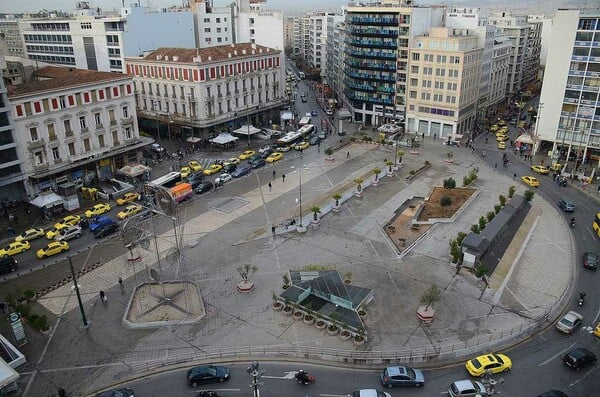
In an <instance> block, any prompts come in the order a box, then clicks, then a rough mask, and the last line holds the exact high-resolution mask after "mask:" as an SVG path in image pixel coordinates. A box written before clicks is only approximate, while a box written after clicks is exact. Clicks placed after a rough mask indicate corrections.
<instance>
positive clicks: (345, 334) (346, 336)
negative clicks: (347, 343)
mask: <svg viewBox="0 0 600 397" xmlns="http://www.w3.org/2000/svg"><path fill="white" fill-rule="evenodd" d="M340 338H341V339H342V340H348V339H350V338H352V334H351V333H350V331H348V330H343V331H342V332H340Z"/></svg>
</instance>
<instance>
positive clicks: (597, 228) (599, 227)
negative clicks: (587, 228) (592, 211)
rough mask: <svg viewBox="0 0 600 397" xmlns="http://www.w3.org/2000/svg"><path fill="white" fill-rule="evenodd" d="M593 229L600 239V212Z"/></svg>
mask: <svg viewBox="0 0 600 397" xmlns="http://www.w3.org/2000/svg"><path fill="white" fill-rule="evenodd" d="M592 228H593V229H594V232H596V235H597V236H598V237H600V212H598V213H597V214H596V217H595V218H594V222H593V223H592Z"/></svg>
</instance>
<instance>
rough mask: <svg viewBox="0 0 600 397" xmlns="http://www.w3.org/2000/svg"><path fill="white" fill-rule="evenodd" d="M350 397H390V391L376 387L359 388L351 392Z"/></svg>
mask: <svg viewBox="0 0 600 397" xmlns="http://www.w3.org/2000/svg"><path fill="white" fill-rule="evenodd" d="M352 397H392V396H391V394H390V393H386V392H384V391H379V390H377V389H360V390H354V391H353V392H352Z"/></svg>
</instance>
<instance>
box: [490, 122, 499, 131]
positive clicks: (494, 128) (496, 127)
mask: <svg viewBox="0 0 600 397" xmlns="http://www.w3.org/2000/svg"><path fill="white" fill-rule="evenodd" d="M490 131H491V132H496V131H498V125H496V124H494V125H492V126H491V127H490Z"/></svg>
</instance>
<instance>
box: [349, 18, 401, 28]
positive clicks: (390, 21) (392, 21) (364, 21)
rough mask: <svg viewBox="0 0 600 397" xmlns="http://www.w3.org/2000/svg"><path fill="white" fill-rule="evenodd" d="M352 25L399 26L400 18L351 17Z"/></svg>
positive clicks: (350, 22)
mask: <svg viewBox="0 0 600 397" xmlns="http://www.w3.org/2000/svg"><path fill="white" fill-rule="evenodd" d="M348 24H350V25H371V26H398V18H375V17H358V16H357V17H350V18H348Z"/></svg>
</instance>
